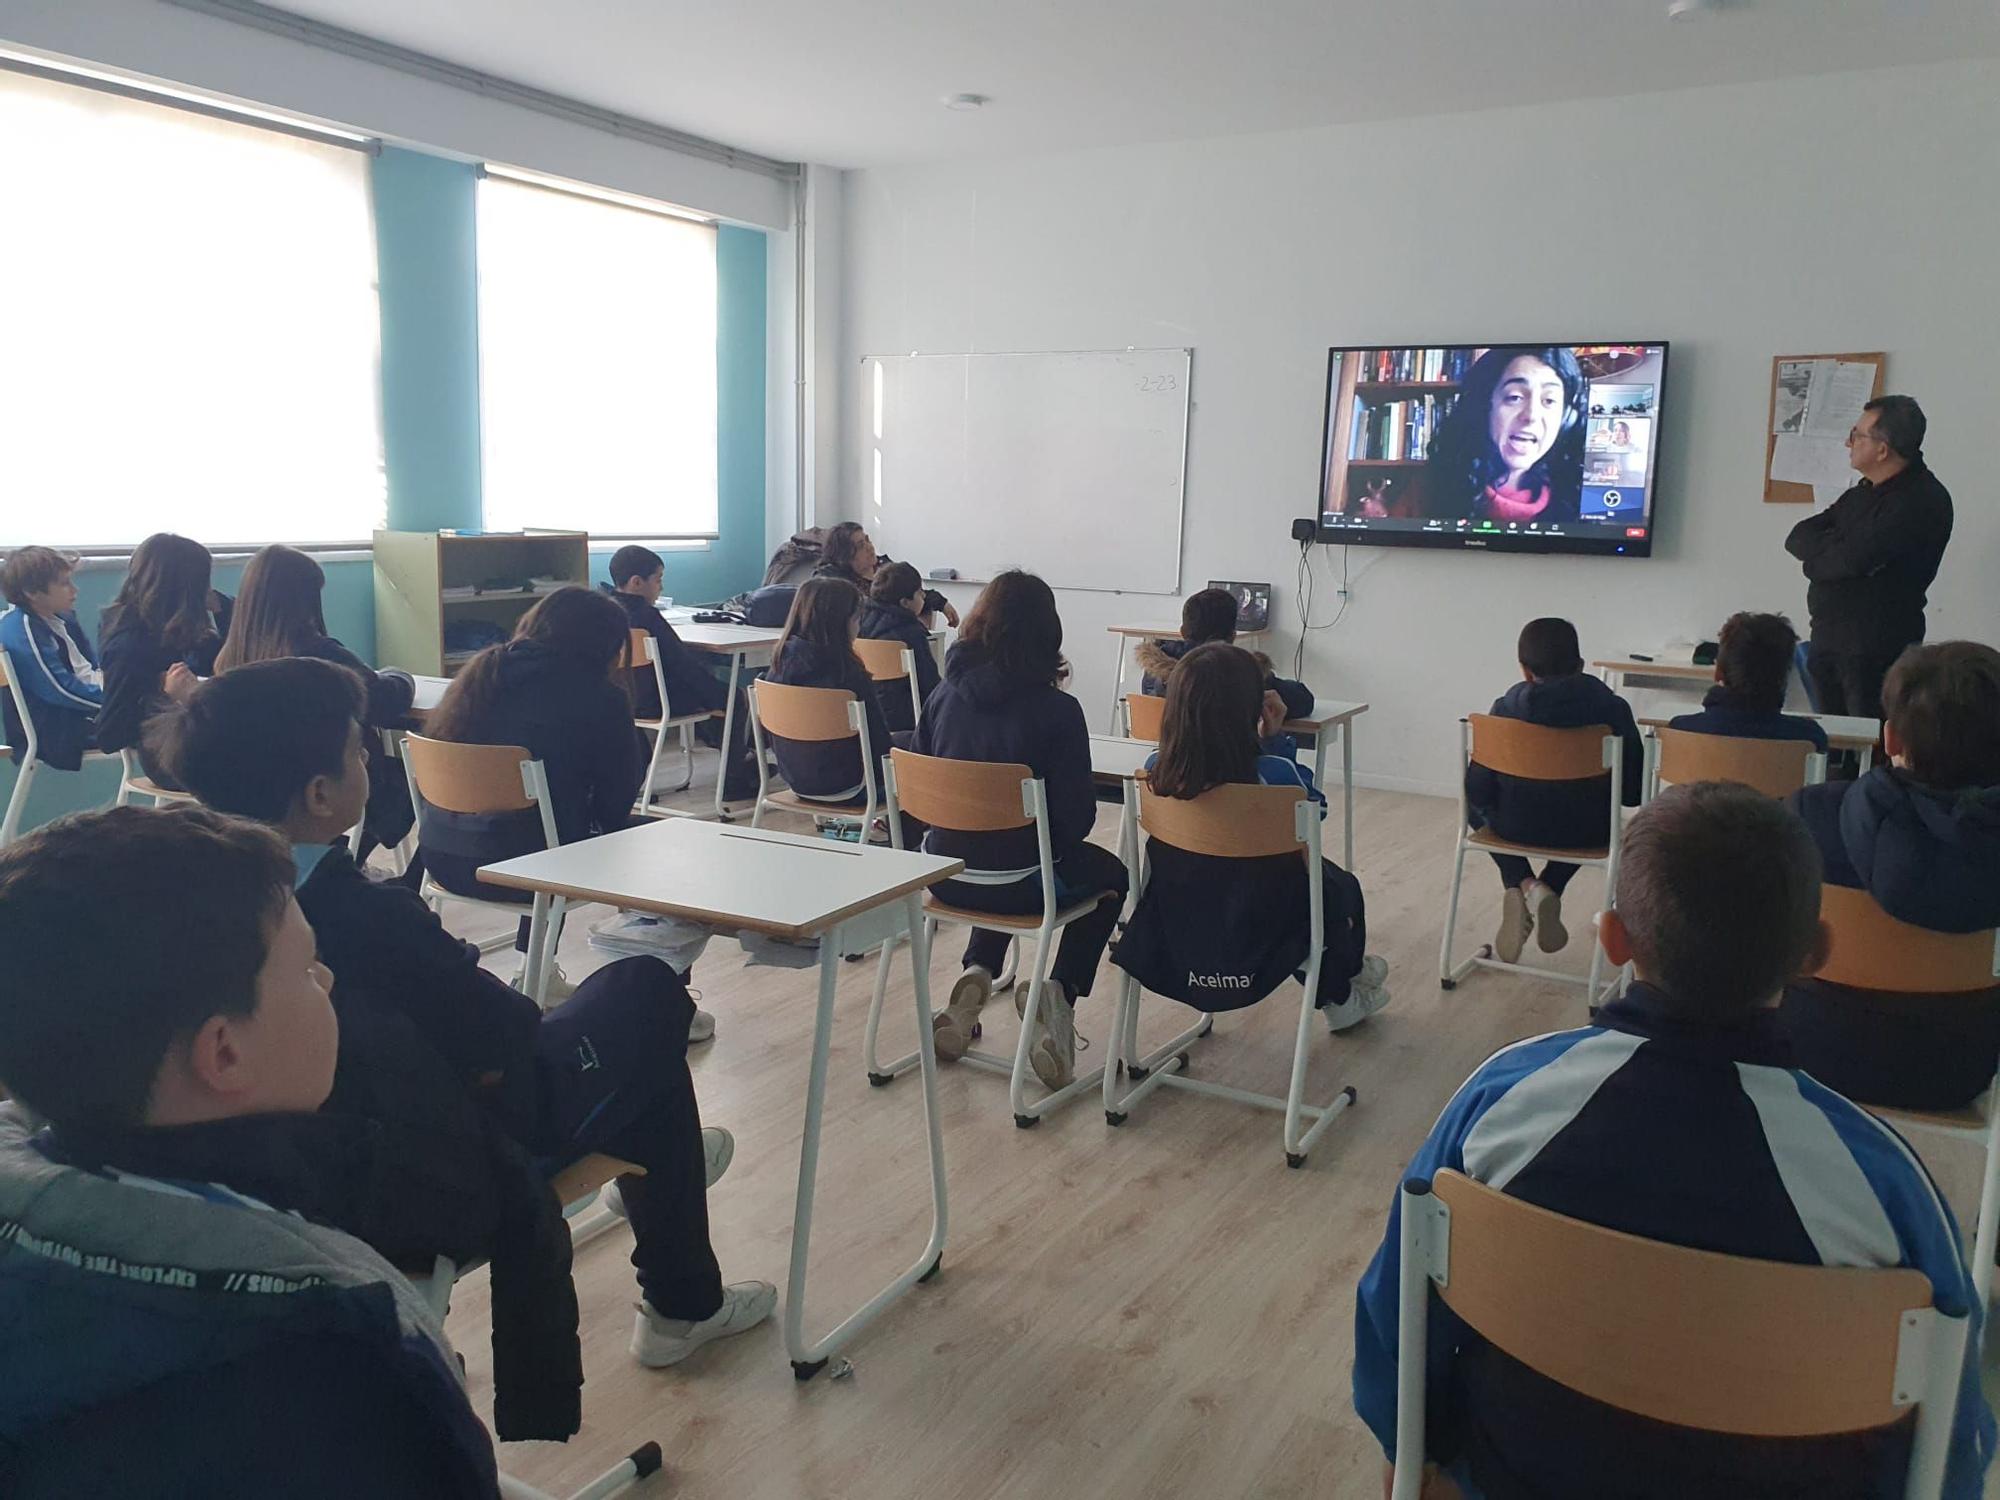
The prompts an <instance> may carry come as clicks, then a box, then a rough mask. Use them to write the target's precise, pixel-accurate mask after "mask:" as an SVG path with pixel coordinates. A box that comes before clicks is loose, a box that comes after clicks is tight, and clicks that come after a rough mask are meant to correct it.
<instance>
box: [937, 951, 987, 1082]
mask: <svg viewBox="0 0 2000 1500" xmlns="http://www.w3.org/2000/svg"><path fill="white" fill-rule="evenodd" d="M992 998H993V976H992V975H991V974H989V973H987V972H986V970H984V969H982V968H981V967H980V966H979V965H978V964H973V965H972V966H971V967H970V968H968V969H966V971H965V972H964V973H962V974H960V975H959V976H958V983H956V984H954V985H953V986H952V987H951V998H950V999H949V1000H947V1001H946V1002H945V1007H944V1009H943V1010H941V1011H938V1012H936V1013H935V1014H934V1015H932V1017H931V1045H932V1046H934V1047H935V1048H936V1049H937V1055H938V1061H939V1062H957V1061H958V1060H959V1059H960V1058H961V1057H963V1056H965V1053H966V1049H967V1048H968V1047H970V1046H971V1045H972V1034H973V1032H974V1031H975V1030H977V1029H978V1026H979V1012H980V1011H981V1010H983V1009H985V1006H986V1002H987V1001H988V1000H991V999H992Z"/></svg>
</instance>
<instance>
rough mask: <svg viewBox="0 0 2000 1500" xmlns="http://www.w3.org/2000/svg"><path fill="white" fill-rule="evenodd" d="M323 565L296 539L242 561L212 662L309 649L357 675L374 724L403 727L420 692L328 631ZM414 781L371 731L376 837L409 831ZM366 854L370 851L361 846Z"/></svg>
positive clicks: (371, 822)
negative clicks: (227, 622)
mask: <svg viewBox="0 0 2000 1500" xmlns="http://www.w3.org/2000/svg"><path fill="white" fill-rule="evenodd" d="M325 588H326V572H325V570H324V569H322V568H321V567H320V565H319V564H318V563H317V562H315V561H314V560H313V559H312V558H311V557H309V556H307V555H306V554H305V553H303V552H301V551H299V550H298V549H297V548H295V547H285V546H276V545H274V546H270V547H265V548H263V549H262V550H261V551H259V552H258V553H257V555H256V556H255V557H253V558H251V559H250V561H249V562H248V563H247V564H246V565H245V566H244V569H243V583H242V586H241V587H240V588H239V589H238V590H237V594H236V609H235V613H234V614H233V616H232V617H231V621H230V627H229V638H228V639H227V640H225V641H224V642H223V643H222V649H221V650H220V651H218V652H217V653H216V655H215V670H216V671H217V672H228V671H231V670H233V669H234V668H237V667H242V666H247V665H249V664H250V663H251V662H253V661H277V660H278V659H280V658H281V657H286V656H310V657H315V658H317V659H318V660H320V661H330V662H335V663H337V664H338V665H340V666H343V667H346V668H347V669H348V670H349V671H351V672H353V673H354V674H355V675H356V676H357V677H359V678H360V680H361V681H362V683H363V684H365V685H366V687H367V690H368V715H367V722H368V724H369V727H371V728H374V729H396V728H400V727H401V726H402V724H403V723H404V721H405V719H406V718H407V717H408V715H409V712H410V701H411V699H412V698H414V697H415V696H416V686H417V685H416V683H415V681H414V680H413V679H412V678H411V677H410V674H409V673H408V672H400V671H396V670H395V669H393V668H391V669H389V670H387V671H382V672H377V671H375V670H374V669H373V668H371V667H370V666H369V665H368V664H367V663H366V662H364V661H362V659H361V658H360V657H358V656H356V655H355V654H354V653H353V652H352V651H350V650H348V649H347V648H346V647H345V646H343V645H341V643H340V642H339V641H337V640H335V639H334V638H333V637H332V636H330V635H328V634H327V633H326V619H325V616H324V615H323V613H322V612H321V608H320V595H321V593H322V591H323V590H324V589H325ZM412 817H413V814H412V813H411V811H410V783H409V779H408V778H407V777H406V776H405V775H404V773H403V769H402V767H401V766H400V765H398V764H397V763H396V762H395V761H394V760H392V759H391V758H390V757H389V756H387V755H385V754H384V753H383V752H382V747H381V743H380V742H379V740H377V739H376V737H375V736H373V735H370V736H369V737H368V811H367V816H366V818H365V819H364V820H363V821H364V822H365V823H366V825H367V826H366V829H365V831H366V833H367V835H368V838H369V840H370V841H371V843H372V844H387V845H394V844H399V843H401V842H402V841H403V836H404V835H405V834H407V833H408V832H409V831H410V821H411V818H412ZM362 857H363V858H364V859H365V858H366V857H367V855H366V850H365V849H364V851H363V856H362Z"/></svg>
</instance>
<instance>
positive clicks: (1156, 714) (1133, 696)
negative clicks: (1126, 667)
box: [1125, 693, 1167, 744]
mask: <svg viewBox="0 0 2000 1500" xmlns="http://www.w3.org/2000/svg"><path fill="white" fill-rule="evenodd" d="M1166 714H1167V700H1166V699H1164V698H1159V697H1155V696H1154V695H1152V694H1151V693H1128V694H1127V695H1126V697H1125V728H1126V731H1127V733H1129V734H1130V735H1131V737H1132V738H1133V739H1135V740H1151V741H1152V742H1153V743H1154V744H1158V743H1159V741H1160V726H1161V724H1162V723H1164V722H1165V720H1166Z"/></svg>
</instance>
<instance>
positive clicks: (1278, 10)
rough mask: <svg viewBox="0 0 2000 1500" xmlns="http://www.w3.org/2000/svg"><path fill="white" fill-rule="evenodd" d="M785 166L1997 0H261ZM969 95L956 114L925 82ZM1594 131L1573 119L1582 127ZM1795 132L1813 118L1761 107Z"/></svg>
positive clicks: (1704, 61) (1568, 73) (1924, 50)
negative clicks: (1689, 16) (970, 104)
mask: <svg viewBox="0 0 2000 1500" xmlns="http://www.w3.org/2000/svg"><path fill="white" fill-rule="evenodd" d="M278 3H280V4H281V5H283V6H284V7H285V8H286V9H289V10H292V11H295V12H297V13H299V14H302V15H307V16H311V17H314V18H316V19H318V20H322V21H327V22H331V23H333V24H335V25H339V26H344V27H347V28H349V29H351V30H355V31H361V32H365V33H367V34H369V35H371V36H375V37H379V38H381V39H383V40H386V41H390V42H394V43H397V44H400V45H402V46H405V47H411V48H415V49H417V50H419V51H422V52H428V53H432V54H434V55H436V56H439V57H443V58H446V59H449V60H450V61H452V62H456V63H460V64H463V65H465V66H468V67H473V68H477V69H480V70H482V71H485V72H489V73H495V74H499V75H501V76H503V77H506V78H511V79H514V80H517V81H519V82H522V83H527V84H533V85H535V86H537V87H540V88H544V89H549V90H552V91H554V92H556V93H560V94H566V95H570V96H572V97H574V98H577V99H581V100H585V101H587V102H589V103H592V104H597V105H600V106H603V107H605V108H608V109H615V110H620V111H623V112H625V113H627V114H632V115H637V116H639V117H641V118H644V119H648V120H653V121H656V122H658V123H660V124H663V125H669V126H673V127H675V128H677V129H681V130H686V131H692V132H694V133H696V134H699V135H704V136H708V137H711V138H713V139H715V140H718V141H724V142H727V143H729V144H731V145H736V146H741V147H745V148H747V149H750V150H753V151H758V152H762V153H764V154H766V155H770V156H777V157H782V158H785V159H788V160H804V161H816V162H825V163H829V164H832V165H835V166H843V167H857V166H876V165H884V164H888V163H894V162H908V161H924V160H942V159H948V158H952V157H962V156H972V155H994V154H1003V153H1018V152H1031V151H1044V150H1061V149H1068V148H1073V147H1084V146H1103V145H1118V144H1127V143H1132V142H1139V141H1155V140H1178V139H1189V138H1194V137H1201V136H1218V135H1236V134H1243V133H1248V132H1252V131H1262V130H1281V129H1292V128H1298V127H1303V126H1312V125H1325V124H1335V123H1341V122H1348V121H1356V120H1364V119H1370V118H1376V117H1390V118H1394V117H1407V116H1412V115H1425V114H1442V113H1448V112H1455V111H1461V110H1478V109H1490V108H1496V107H1501V106H1505V105H1509V104H1517V103H1529V102H1543V101H1547V100H1553V99H1589V98H1605V97H1611V96H1616V95H1620V94H1634V93H1647V92H1652V91H1655V90H1662V89H1677V88H1689V87H1695V86H1699V85H1702V84H1710V83H1742V82H1753V81H1757V80H1762V79H1773V78H1782V77H1788V76H1795V75H1799V74H1808V73H1826V72H1837V71H1843V70H1848V69H1859V68H1870V67H1882V66H1891V65H1895V64H1900V63H1918V62H1934V61H1943V60H1946V59H1951V58H1963V57H1971V56H2000V3H1996V0H1732V3H1731V4H1730V5H1729V8H1727V9H1724V10H1720V11H1717V12H1714V13H1711V14H1709V15H1706V16H1703V17H1700V18H1697V19H1694V20H1689V21H1679V22H1669V21H1668V20H1667V19H1666V0H1233V3H1232V0H555V3H551V0H481V3H480V4H478V5H476V6H475V5H468V4H466V3H465V0H278ZM961 91H966V92H975V93H981V94H986V95H989V96H991V98H992V101H993V102H992V103H991V104H989V105H988V106H987V107H986V108H985V109H984V110H983V111H980V112H979V113H977V114H959V113H953V112H951V111H948V110H946V109H944V108H943V107H942V106H941V104H940V103H939V101H940V99H941V98H942V97H943V96H944V95H946V94H951V93H958V92H961ZM1589 125H1590V116H1589V115H1588V114H1579V116H1578V128H1579V129H1587V128H1589ZM1772 128H1773V129H1792V130H1810V129H1811V128H1812V122H1811V121H1809V120H1778V119H1774V120H1773V121H1772Z"/></svg>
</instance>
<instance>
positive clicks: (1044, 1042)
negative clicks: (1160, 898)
mask: <svg viewBox="0 0 2000 1500" xmlns="http://www.w3.org/2000/svg"><path fill="white" fill-rule="evenodd" d="M1062 638H1063V629H1062V617H1061V616H1060V615H1059V614H1057V613H1056V599H1055V594H1054V592H1053V591H1052V590H1051V589H1050V588H1049V586H1048V584H1046V583H1044V582H1043V581H1042V580H1041V579H1040V578H1037V577H1036V576H1035V575H1034V574H1032V573H1022V572H1018V571H1009V572H1005V573H1002V574H1000V575H999V576H998V577H997V578H995V579H994V580H993V581H992V582H991V583H989V584H987V585H986V587H985V589H984V590H983V591H982V592H981V593H980V595H979V602H978V603H976V604H974V605H973V606H972V610H971V612H970V613H969V614H967V615H966V617H965V623H964V624H963V625H962V626H961V627H960V630H959V637H958V643H957V644H956V645H955V646H953V647H952V648H951V654H950V655H949V656H947V657H946V658H945V664H944V681H943V682H941V683H939V684H938V687H937V690H936V691H935V692H933V693H932V694H931V695H930V698H929V700H928V701H927V702H926V703H925V704H924V716H923V720H922V722H921V723H919V724H918V725H917V732H916V736H915V738H914V740H913V741H912V743H911V746H910V748H911V749H913V750H915V751H917V752H918V753H919V754H922V755H936V756H942V757H944V758H946V759H949V760H979V761H993V762H1000V763H1017V764H1020V765H1025V766H1027V767H1028V769H1029V770H1031V771H1032V772H1034V774H1035V776H1036V777H1037V778H1038V779H1040V780H1041V782H1042V783H1043V784H1044V786H1045V787H1046V789H1047V792H1048V803H1049V849H1050V853H1051V854H1052V855H1053V856H1054V859H1055V875H1056V900H1057V902H1058V903H1059V904H1061V905H1064V906H1069V905H1072V904H1074V903H1075V902H1077V901H1080V900H1082V899H1084V898H1085V897H1087V896H1090V895H1092V894H1094V893H1100V892H1101V893H1102V899H1100V900H1099V902H1098V904H1097V906H1096V907H1095V908H1094V909H1093V910H1092V911H1091V912H1090V914H1089V915H1088V916H1085V917H1081V918H1079V919H1078V920H1076V921H1074V922H1072V923H1070V924H1069V926H1067V927H1065V928H1064V929H1063V931H1062V941H1061V944H1060V946H1059V947H1058V948H1057V949H1056V956H1055V962H1054V964H1053V965H1052V967H1051V970H1050V977H1049V983H1048V984H1046V985H1044V986H1043V989H1042V1001H1041V1006H1040V1010H1041V1014H1040V1016H1039V1017H1036V1018H1033V1020H1032V1021H1031V1022H1030V1024H1035V1025H1038V1026H1039V1028H1040V1032H1041V1034H1040V1036H1039V1037H1038V1038H1037V1040H1036V1041H1035V1043H1034V1044H1033V1046H1032V1047H1031V1049H1030V1051H1029V1054H1028V1057H1029V1061H1030V1062H1031V1063H1032V1064H1033V1065H1034V1069H1035V1075H1036V1076H1037V1077H1038V1078H1040V1079H1041V1080H1042V1082H1043V1083H1044V1084H1046V1085H1047V1086H1048V1087H1049V1088H1051V1089H1058V1088H1062V1087H1063V1086H1064V1085H1066V1084H1067V1083H1069V1082H1070V1080H1071V1079H1072V1078H1074V1077H1075V1076H1076V1021H1075V1015H1074V1011H1075V1006H1076V1002H1077V1000H1078V999H1080V998H1081V997H1083V996H1085V995H1088V994H1089V993H1090V987H1091V984H1092V982H1093V981H1094V980H1095V979H1096V977H1097V965H1098V961H1099V960H1100V959H1102V958H1103V956H1104V948H1105V945H1106V944H1107V943H1109V942H1110V940H1111V933H1112V929H1113V928H1114V927H1116V926H1117V923H1118V912H1119V909H1120V908H1121V907H1122V906H1123V905H1124V899H1125V892H1126V889H1127V887H1128V885H1129V881H1128V879H1127V876H1126V873H1125V866H1124V864H1123V862H1122V861H1120V860H1119V858H1118V856H1117V855H1115V854H1113V853H1112V852H1111V851H1110V850H1109V849H1105V848H1102V847H1100V846H1099V845H1097V844H1093V843H1091V842H1090V829H1091V825H1092V824H1093V823H1094V822H1095V821H1096V820H1097V798H1096V794H1095V786H1094V783H1093V782H1092V779H1091V774H1090V730H1089V728H1088V727H1087V726H1086V725H1085V723H1084V718H1083V706H1082V705H1081V704H1079V703H1078V702H1077V701H1076V699H1074V698H1072V697H1071V696H1070V695H1069V694H1068V693H1066V692H1064V691H1063V689H1062V680H1063V678H1064V677H1066V676H1067V675H1068V672H1069V668H1068V665H1067V664H1066V663H1065V662H1064V661H1063V657H1062ZM925 847H926V848H927V849H929V850H930V851H931V852H932V853H933V854H946V855H951V856H953V857H956V858H962V859H963V860H964V861H965V863H966V866H967V868H968V869H971V870H976V871H979V872H981V873H982V874H983V875H986V876H987V877H988V878H989V879H990V878H991V877H992V876H994V875H999V876H1002V877H1003V881H1002V882H1000V883H990V884H989V883H986V882H985V881H982V882H980V883H978V884H974V883H971V882H968V881H960V880H947V881H945V882H944V883H943V884H942V885H940V886H938V887H937V896H938V899H939V900H941V901H947V902H949V903H951V904H952V905H954V906H964V907H970V908H972V909H973V910H974V911H990V912H994V913H999V914H1005V915H1010V916H1023V915H1031V914H1034V913H1038V912H1040V911H1041V909H1042V887H1041V882H1040V881H1039V880H1038V879H1037V878H1036V871H1037V869H1038V868H1039V854H1038V852H1037V848H1036V842H1035V831H1034V830H1033V829H1032V828H1021V829H1010V830H1007V831H1005V832H1000V833H950V832H946V831H943V830H938V829H934V830H932V831H931V832H930V834H929V835H928V836H927V838H926V840H925ZM1004 877H1013V878H1011V879H1004ZM1007 941H1008V938H1007V934H1006V933H1005V932H995V931H988V930H985V929H983V928H974V929H973V930H972V933H971V936H970V937H968V938H967V940H966V944H965V969H964V973H962V974H961V975H960V976H959V979H958V982H957V983H956V984H954V985H953V986H952V991H951V998H950V1000H949V1002H948V1003H947V1004H946V1006H945V1008H944V1009H943V1010H942V1011H940V1012H938V1013H937V1014H936V1015H934V1016H933V1017H932V1018H931V1030H932V1034H933V1036H934V1037H935V1039H936V1042H937V1051H938V1056H939V1057H941V1058H943V1059H945V1060H946V1061H947V1062H953V1061H956V1060H957V1059H959V1058H961V1057H963V1056H964V1055H965V1051H966V1048H968V1047H969V1046H971V1045H972V1031H973V1027H974V1026H975V1025H977V1024H978V1021H979V1012H980V1010H981V1008H982V1007H983V1006H984V1005H985V1004H986V1002H987V1000H988V999H990V998H991V997H992V993H993V976H994V975H995V974H996V973H998V972H999V970H1000V966H1001V964H1002V962H1003V961H1004V960H1005V958H1006V953H1007ZM1020 999H1021V1001H1022V1003H1025V1001H1026V996H1025V994H1021V995H1020Z"/></svg>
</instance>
